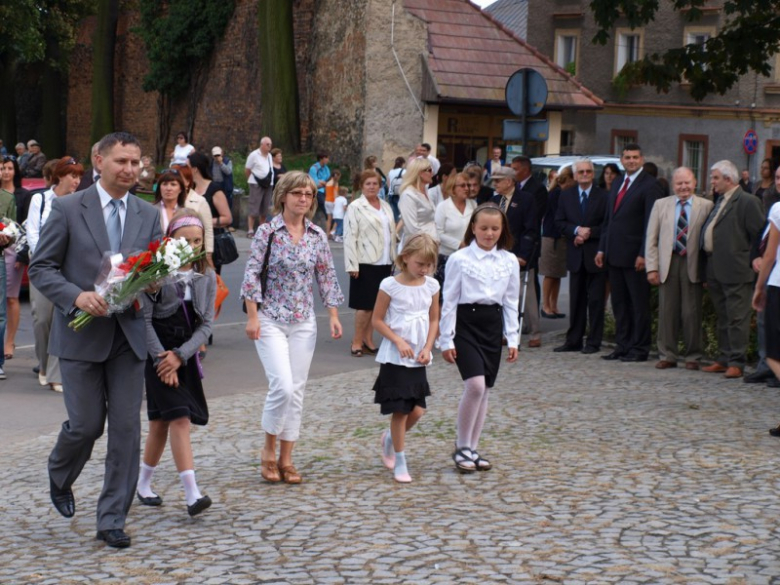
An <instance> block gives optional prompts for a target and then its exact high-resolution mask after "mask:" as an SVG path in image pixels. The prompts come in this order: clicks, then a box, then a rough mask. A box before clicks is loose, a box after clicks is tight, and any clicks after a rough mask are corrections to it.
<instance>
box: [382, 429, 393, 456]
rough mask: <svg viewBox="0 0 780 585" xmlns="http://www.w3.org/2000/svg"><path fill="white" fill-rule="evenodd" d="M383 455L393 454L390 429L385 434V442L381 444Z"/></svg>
mask: <svg viewBox="0 0 780 585" xmlns="http://www.w3.org/2000/svg"><path fill="white" fill-rule="evenodd" d="M382 448H383V449H384V451H385V456H387V457H390V456H391V455H392V454H393V435H392V433H391V432H390V431H388V432H387V433H386V434H385V442H384V444H383V445H382Z"/></svg>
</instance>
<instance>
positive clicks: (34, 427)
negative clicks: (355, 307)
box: [0, 231, 568, 443]
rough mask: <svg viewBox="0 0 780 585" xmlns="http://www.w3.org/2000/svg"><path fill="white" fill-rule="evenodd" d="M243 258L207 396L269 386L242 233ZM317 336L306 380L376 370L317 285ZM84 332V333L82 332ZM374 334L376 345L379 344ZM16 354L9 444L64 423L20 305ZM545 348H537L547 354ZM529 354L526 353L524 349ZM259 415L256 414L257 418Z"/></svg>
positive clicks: (548, 324)
mask: <svg viewBox="0 0 780 585" xmlns="http://www.w3.org/2000/svg"><path fill="white" fill-rule="evenodd" d="M235 236H236V242H237V244H238V248H239V251H240V253H241V257H240V258H239V259H238V260H237V261H236V262H234V263H233V264H231V265H228V266H225V267H223V270H222V277H223V279H224V280H225V283H226V284H227V286H228V288H229V289H230V295H229V296H228V297H227V299H226V300H225V303H224V305H223V308H222V314H221V315H220V317H219V319H218V320H217V322H216V323H215V326H214V343H213V345H212V346H211V347H209V349H208V355H207V357H206V359H205V360H204V364H203V365H204V370H205V374H206V378H205V379H204V386H205V389H206V393H207V396H213V397H217V396H227V395H235V394H241V393H245V392H255V391H261V392H264V391H265V390H266V389H267V382H266V378H265V374H264V372H263V369H262V366H261V364H260V360H259V359H258V357H257V353H256V351H255V346H254V344H253V343H251V342H250V341H249V340H248V339H247V338H246V335H245V334H244V325H245V316H244V313H243V312H242V311H241V303H240V301H239V299H238V290H239V287H240V285H241V280H242V278H243V271H244V264H245V261H246V257H247V254H248V251H249V246H250V241H249V240H248V239H247V238H246V237H245V232H243V231H238V232H236V233H235ZM331 249H332V250H333V256H334V262H335V266H336V270H337V272H338V276H339V283H340V284H341V287H342V289H343V290H344V294H345V296H348V290H349V282H348V281H349V276H348V275H347V274H346V272H345V271H344V257H343V247H342V245H341V244H335V243H334V244H331ZM315 300H316V307H317V315H318V323H319V326H320V327H319V332H318V340H317V350H316V353H315V354H314V361H313V362H312V367H311V373H310V378H312V379H314V378H322V377H325V376H331V375H333V374H339V373H345V372H351V371H357V370H363V369H369V368H374V367H376V366H375V362H374V359H373V357H371V356H364V357H362V358H354V357H352V356H351V355H350V353H349V343H350V340H351V337H352V332H353V328H354V320H353V312H352V311H351V310H350V309H349V308H348V307H347V304H346V303H345V304H344V305H342V307H341V309H340V311H339V314H340V317H341V323H342V325H343V327H344V338H343V339H340V340H334V339H331V337H330V333H329V331H328V322H327V312H326V310H325V308H324V307H323V306H322V303H321V301H320V298H319V294H318V292H317V290H316V286H315ZM559 307H560V309H561V310H562V311H564V312H565V311H567V309H568V281H567V280H564V281H563V282H562V284H561V296H560V302H559ZM567 326H568V319H555V320H550V319H542V331H543V332H544V333H547V332H550V331H555V330H560V329H565V328H566V327H567ZM84 334H85V335H87V334H88V332H87V331H85V332H84ZM379 341H380V338H379V336H378V335H377V336H376V337H375V342H376V343H379ZM16 345H17V347H16V353H15V356H14V358H13V359H11V360H9V361H7V362H6V364H5V367H4V369H5V371H6V374H7V375H8V379H7V380H5V381H0V403H1V404H2V408H0V441H2V442H3V443H9V442H14V441H19V440H25V439H30V438H34V437H38V436H40V435H43V434H47V433H51V432H53V431H55V430H56V429H57V428H58V426H59V425H60V424H61V423H62V422H63V421H64V420H65V419H66V416H65V408H64V406H63V403H62V396H61V395H60V394H56V393H54V392H52V391H50V390H49V389H48V387H41V386H39V384H38V379H37V376H36V375H35V374H34V373H33V372H32V368H33V366H35V364H36V361H37V360H36V359H35V354H34V351H33V334H32V316H31V314H30V305H29V302H28V301H27V300H26V299H24V300H23V302H22V319H21V324H20V328H19V332H18V334H17V337H16ZM549 350H550V347H549V344H546V345H545V347H543V348H542V349H541V350H530V351H549ZM526 351H528V350H526ZM260 414H261V413H259V412H258V413H257V417H258V420H259V417H260Z"/></svg>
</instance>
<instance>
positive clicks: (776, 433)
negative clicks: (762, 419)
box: [769, 425, 780, 437]
mask: <svg viewBox="0 0 780 585" xmlns="http://www.w3.org/2000/svg"><path fill="white" fill-rule="evenodd" d="M769 434H770V435H772V436H773V437H780V425H778V426H776V427H773V428H771V429H769Z"/></svg>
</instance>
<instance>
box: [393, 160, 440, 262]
mask: <svg viewBox="0 0 780 585" xmlns="http://www.w3.org/2000/svg"><path fill="white" fill-rule="evenodd" d="M432 180H433V167H432V166H431V163H430V161H429V160H428V159H425V158H416V159H414V160H413V161H412V162H411V163H409V165H408V166H407V168H406V173H404V176H403V182H402V183H401V199H400V201H399V202H398V209H399V210H400V211H401V220H402V221H403V222H404V228H403V237H402V240H401V246H402V247H403V245H404V242H405V241H406V240H407V239H408V238H410V237H412V236H414V235H417V234H428V235H429V236H431V237H432V238H433V239H434V241H436V242H438V241H439V234H438V233H437V232H436V222H435V219H434V218H435V215H436V207H435V206H434V205H433V202H432V201H431V200H430V198H429V197H428V185H430V183H431V181H432Z"/></svg>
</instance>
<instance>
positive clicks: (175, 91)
mask: <svg viewBox="0 0 780 585" xmlns="http://www.w3.org/2000/svg"><path fill="white" fill-rule="evenodd" d="M139 8H140V11H141V26H140V27H139V28H138V29H137V30H136V32H137V33H138V34H139V35H140V36H141V38H142V39H143V41H144V45H145V46H146V53H147V56H148V58H149V73H148V74H147V75H146V77H144V83H143V89H144V91H147V92H151V91H156V92H158V97H157V105H158V107H157V140H156V144H155V157H156V159H157V162H162V159H163V156H164V154H165V145H166V144H167V143H168V139H169V137H170V132H171V113H172V111H173V108H174V107H175V106H176V105H179V104H182V102H183V100H184V99H185V97H189V99H187V100H186V101H185V102H184V103H183V104H182V105H183V106H184V107H185V108H186V109H187V130H188V132H189V134H190V141H192V140H193V137H192V134H193V132H192V130H193V128H194V124H195V116H196V114H197V110H198V105H199V103H200V99H201V97H202V95H203V88H204V84H205V78H204V73H205V71H206V69H207V67H208V63H209V59H210V57H211V55H212V53H213V52H214V46H215V45H216V43H217V41H218V40H219V39H220V38H222V35H223V34H224V32H225V27H227V24H228V22H229V21H230V18H231V16H232V15H233V11H234V9H235V2H234V0H221V1H219V2H215V1H214V0H165V1H163V0H140V2H139ZM188 94H189V96H188Z"/></svg>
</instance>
